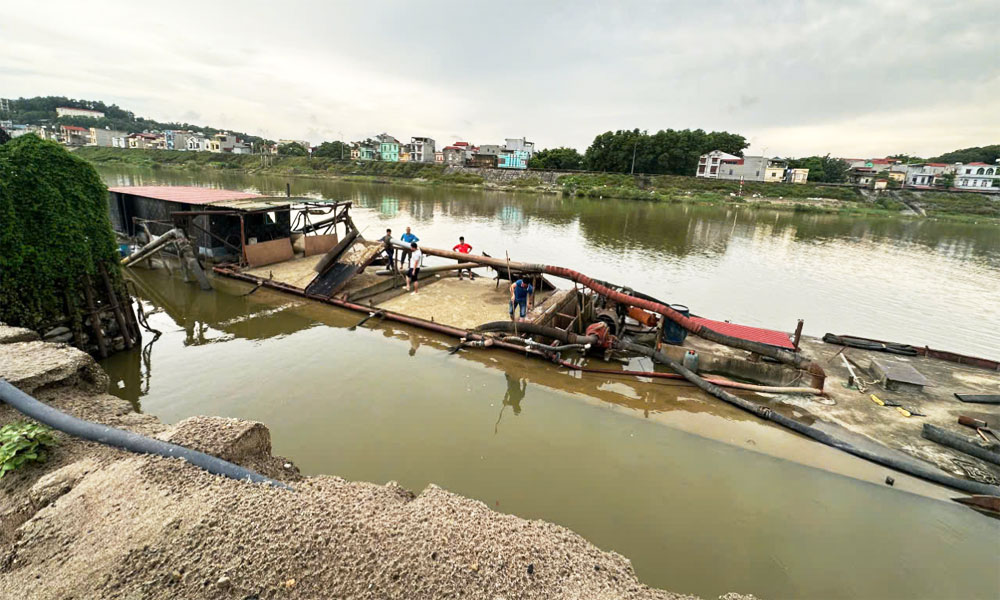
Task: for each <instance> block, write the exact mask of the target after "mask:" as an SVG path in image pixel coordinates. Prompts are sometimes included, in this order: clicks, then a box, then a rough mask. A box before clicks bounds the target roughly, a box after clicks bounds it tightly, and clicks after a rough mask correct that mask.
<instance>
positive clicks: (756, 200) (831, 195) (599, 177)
mask: <svg viewBox="0 0 1000 600" xmlns="http://www.w3.org/2000/svg"><path fill="white" fill-rule="evenodd" d="M76 154H77V156H80V157H81V158H84V159H86V160H88V161H90V162H91V163H94V164H96V165H122V166H133V167H145V168H164V169H179V170H190V171H198V170H213V171H233V172H242V173H247V174H266V175H280V176H294V177H307V178H316V179H333V180H342V181H351V182H375V183H393V184H396V185H412V186H422V187H427V186H430V187H455V188H463V189H484V190H494V191H507V192H531V193H542V194H562V195H568V196H577V197H588V198H598V199H604V198H608V199H623V200H647V201H659V202H685V203H697V204H708V205H735V206H743V207H746V208H750V209H771V210H787V211H794V212H807V213H808V212H816V213H836V214H846V215H859V216H864V215H873V216H893V217H901V218H924V217H921V216H920V215H918V214H917V213H916V212H915V211H913V210H912V209H911V208H910V207H909V206H908V204H909V205H913V206H916V207H918V208H920V209H921V210H923V211H924V214H925V215H926V217H929V218H935V219H941V220H949V221H964V222H982V221H989V222H992V221H1000V195H996V194H995V195H984V194H973V193H955V192H924V191H911V190H906V191H890V192H888V193H885V194H882V195H879V196H875V195H872V194H870V193H868V192H867V191H862V190H859V189H857V188H854V187H848V186H845V187H839V186H826V185H816V184H781V183H761V182H750V183H746V184H745V185H744V186H743V188H742V195H740V192H741V188H740V185H739V182H736V181H727V180H719V179H699V178H695V177H682V176H676V175H634V176H633V175H627V174H619V173H566V172H557V171H510V170H501V169H480V168H472V167H445V166H442V165H434V164H422V163H384V162H362V163H355V162H350V161H340V160H333V159H325V158H305V157H272V158H269V162H268V163H267V164H266V165H265V164H264V163H263V162H262V160H261V158H260V157H259V156H254V155H246V154H243V155H241V154H219V153H212V152H176V151H171V150H135V149H122V148H98V147H83V148H79V149H77V150H76Z"/></svg>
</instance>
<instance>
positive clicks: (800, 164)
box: [788, 154, 851, 183]
mask: <svg viewBox="0 0 1000 600" xmlns="http://www.w3.org/2000/svg"><path fill="white" fill-rule="evenodd" d="M788 166H789V167H791V168H793V169H809V181H811V182H814V183H844V182H846V181H847V172H848V171H849V170H850V168H851V166H850V165H849V164H847V161H845V160H841V159H839V158H831V157H830V155H829V154H827V155H826V156H808V157H806V158H796V159H792V160H791V161H790V162H789V163H788Z"/></svg>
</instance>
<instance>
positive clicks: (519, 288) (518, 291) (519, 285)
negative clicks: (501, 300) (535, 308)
mask: <svg viewBox="0 0 1000 600" xmlns="http://www.w3.org/2000/svg"><path fill="white" fill-rule="evenodd" d="M534 291H535V288H534V286H532V285H531V284H530V283H525V282H524V280H523V279H518V280H517V281H515V282H514V283H512V284H511V285H510V320H511V321H516V320H517V317H515V316H514V308H515V307H518V306H519V307H521V319H524V315H525V314H526V313H527V311H528V310H530V309H531V293H532V292H534Z"/></svg>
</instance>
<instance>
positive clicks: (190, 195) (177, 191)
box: [108, 185, 262, 204]
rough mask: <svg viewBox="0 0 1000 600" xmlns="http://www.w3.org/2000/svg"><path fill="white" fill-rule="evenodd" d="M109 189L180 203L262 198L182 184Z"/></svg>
mask: <svg viewBox="0 0 1000 600" xmlns="http://www.w3.org/2000/svg"><path fill="white" fill-rule="evenodd" d="M108 191H109V192H116V193H118V194H131V195H132V196H142V197H143V198H154V199H156V200H166V201H167V202H179V203H180V204H211V203H212V202H221V201H224V200H247V199H250V198H262V196H261V195H260V194H254V193H252V192H238V191H236V190H220V189H216V188H205V187H197V186H182V185H138V186H123V187H110V188H108Z"/></svg>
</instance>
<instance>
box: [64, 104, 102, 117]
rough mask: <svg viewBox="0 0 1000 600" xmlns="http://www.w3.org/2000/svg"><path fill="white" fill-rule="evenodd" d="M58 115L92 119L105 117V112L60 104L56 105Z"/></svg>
mask: <svg viewBox="0 0 1000 600" xmlns="http://www.w3.org/2000/svg"><path fill="white" fill-rule="evenodd" d="M56 116H57V117H90V118H91V119H103V118H104V113H102V112H101V111H99V110H90V109H89V108H73V107H70V106H58V107H56Z"/></svg>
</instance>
